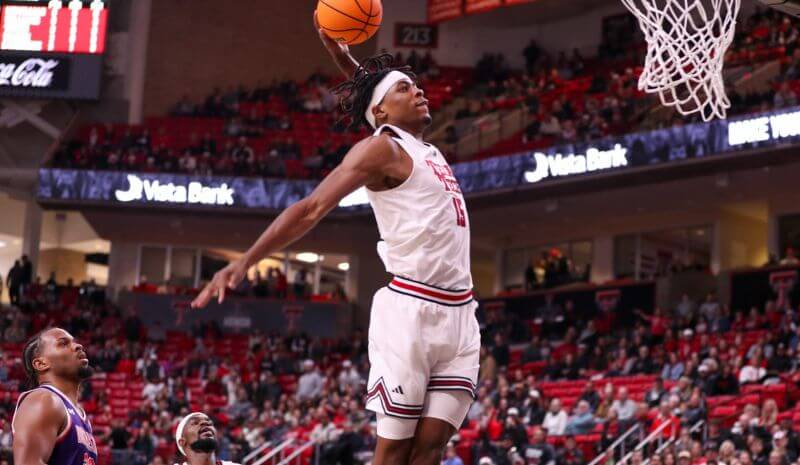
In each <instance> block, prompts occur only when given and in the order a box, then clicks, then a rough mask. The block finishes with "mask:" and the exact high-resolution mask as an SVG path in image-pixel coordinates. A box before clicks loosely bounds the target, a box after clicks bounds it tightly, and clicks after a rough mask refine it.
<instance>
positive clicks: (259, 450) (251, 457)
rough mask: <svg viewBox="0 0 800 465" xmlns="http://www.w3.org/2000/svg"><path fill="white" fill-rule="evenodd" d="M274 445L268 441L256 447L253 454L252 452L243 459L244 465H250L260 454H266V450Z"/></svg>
mask: <svg viewBox="0 0 800 465" xmlns="http://www.w3.org/2000/svg"><path fill="white" fill-rule="evenodd" d="M271 445H272V441H267V442H265V443H264V444H261V445H260V446H258V447H256V448H255V449H254V450H253V452H250V453H249V454H247V455H246V456H245V457H244V458H243V459H242V465H249V463H250V461H251V460H254V459H255V458H256V457H257V456H258V455H259V454H261V453H262V452H264V449H266V448H267V447H269V446H271Z"/></svg>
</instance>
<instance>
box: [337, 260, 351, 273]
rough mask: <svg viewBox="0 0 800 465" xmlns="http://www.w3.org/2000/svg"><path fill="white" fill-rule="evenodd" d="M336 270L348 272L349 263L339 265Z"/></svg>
mask: <svg viewBox="0 0 800 465" xmlns="http://www.w3.org/2000/svg"><path fill="white" fill-rule="evenodd" d="M338 268H339V269H340V270H342V271H347V270H349V269H350V264H349V263H347V262H344V263H339V266H338Z"/></svg>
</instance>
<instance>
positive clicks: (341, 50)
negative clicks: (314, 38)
mask: <svg viewBox="0 0 800 465" xmlns="http://www.w3.org/2000/svg"><path fill="white" fill-rule="evenodd" d="M314 27H315V28H317V33H318V34H319V40H321V41H322V44H323V45H325V48H327V49H328V51H329V52H330V53H331V54H333V55H348V54H350V47H349V46H348V45H347V44H344V43H341V42H338V41H336V40H334V39H331V38H330V36H328V34H325V31H323V30H322V27H321V26H320V25H319V20H317V10H314Z"/></svg>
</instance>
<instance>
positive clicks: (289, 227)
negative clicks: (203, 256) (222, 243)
mask: <svg viewBox="0 0 800 465" xmlns="http://www.w3.org/2000/svg"><path fill="white" fill-rule="evenodd" d="M398 150H400V149H399V148H398V146H397V144H396V143H394V142H392V141H391V139H390V138H389V136H387V135H381V136H376V137H370V138H367V139H364V140H362V141H361V142H359V143H358V144H356V145H355V146H354V147H353V148H352V149H350V151H349V152H348V153H347V155H345V157H344V160H342V163H341V164H340V165H339V166H337V167H336V169H334V170H333V171H331V173H330V174H329V175H328V176H327V177H326V178H325V179H323V180H322V182H321V183H320V184H319V186H317V188H316V189H314V192H312V193H311V194H310V195H309V196H308V197H306V198H304V199H302V200H300V201H299V202H296V203H295V204H293V205H292V206H290V207H289V208H287V209H286V210H284V211H283V212H282V213H281V214H280V215H278V217H277V218H276V219H275V221H273V222H272V224H270V225H269V227H268V228H267V229H266V230H265V231H264V232H263V233H262V234H261V237H259V238H258V240H257V241H256V242H255V244H253V246H252V247H250V249H249V250H247V252H245V253H244V255H242V257H240V258H239V259H238V260H236V261H234V262H232V263H231V264H229V265H228V266H226V267H225V268H223V269H221V270H219V271H218V272H217V273H216V274H215V275H214V277H213V278H212V280H211V282H209V283H208V284H207V285H206V287H205V288H203V290H202V291H201V292H200V294H198V296H197V297H196V298H195V299H194V300H193V301H192V307H193V308H202V307H205V306H206V305H207V304H208V302H209V301H211V299H212V298H214V297H217V300H218V302H220V303H221V302H222V301H223V299H224V298H225V291H226V289H234V288H235V287H236V286H238V285H239V283H240V282H241V281H242V279H243V278H244V276H245V274H246V273H247V270H248V269H249V268H250V267H251V266H253V265H254V264H255V263H258V261H259V260H261V259H262V258H264V257H267V256H269V254H271V253H274V252H277V251H279V250H283V249H284V248H286V247H288V246H289V245H291V244H292V243H293V242H295V241H297V240H298V239H300V238H301V237H303V236H304V235H305V234H306V233H307V232H308V231H310V230H311V229H312V228H313V227H314V226H315V225H316V224H317V223H318V222H319V221H320V220H321V219H322V218H324V217H325V215H327V214H328V212H330V211H331V210H332V209H334V208H335V207H336V206H337V205H339V202H340V201H341V200H342V199H343V198H344V197H346V196H347V195H348V194H350V193H352V192H353V191H355V190H356V189H358V188H360V187H362V186H365V185H372V184H375V183H377V182H379V181H381V180H382V179H384V177H385V176H387V175H388V174H391V173H392V171H393V169H394V166H393V165H394V164H396V163H397V160H398V156H397V152H398Z"/></svg>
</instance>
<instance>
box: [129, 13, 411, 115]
mask: <svg viewBox="0 0 800 465" xmlns="http://www.w3.org/2000/svg"><path fill="white" fill-rule="evenodd" d="M385 3H390V2H385ZM394 3H403V2H394ZM315 5H316V2H313V1H309V0H303V1H297V0H295V1H286V2H265V1H262V0H237V1H235V2H221V1H218V0H171V1H153V2H152V9H151V16H150V17H151V22H150V31H149V40H148V52H147V54H148V56H147V73H146V83H145V91H144V115H145V116H150V115H160V114H163V113H164V112H166V110H167V109H168V108H169V107H170V106H171V105H173V104H174V103H175V102H176V101H177V100H178V99H179V98H180V97H181V95H183V94H188V95H189V97H190V98H192V99H193V100H198V99H201V98H203V97H204V96H206V95H208V94H209V93H210V91H211V90H212V89H213V88H214V87H216V86H222V87H225V86H227V85H233V84H245V85H248V86H253V85H255V84H256V83H258V82H259V81H267V82H268V81H270V80H272V79H275V78H297V79H302V78H305V77H308V76H309V75H310V74H311V73H312V72H314V71H315V70H319V69H321V70H325V71H329V72H335V71H336V68H335V66H334V65H333V63H332V62H331V60H330V58H329V57H328V55H327V52H326V51H325V49H324V47H323V46H322V45H321V44H320V41H319V37H318V36H317V32H316V30H315V29H314V26H313V23H312V13H313V11H314V7H315ZM374 50H375V44H374V40H373V41H372V42H367V43H365V44H362V45H359V46H357V47H355V49H354V53H355V54H357V55H358V54H361V55H364V54H367V55H369V54H372V52H374Z"/></svg>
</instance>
